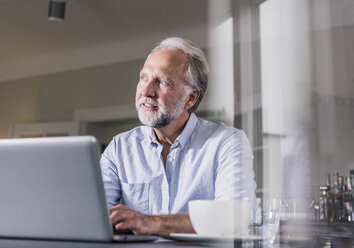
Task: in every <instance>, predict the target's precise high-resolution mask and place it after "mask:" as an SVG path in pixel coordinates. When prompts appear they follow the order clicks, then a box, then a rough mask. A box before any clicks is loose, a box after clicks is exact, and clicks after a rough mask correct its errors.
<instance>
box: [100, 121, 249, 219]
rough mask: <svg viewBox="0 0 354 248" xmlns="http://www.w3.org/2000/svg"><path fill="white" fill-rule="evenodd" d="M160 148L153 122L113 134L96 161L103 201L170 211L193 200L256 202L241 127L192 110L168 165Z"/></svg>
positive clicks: (151, 211)
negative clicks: (98, 163)
mask: <svg viewBox="0 0 354 248" xmlns="http://www.w3.org/2000/svg"><path fill="white" fill-rule="evenodd" d="M161 152H162V145H161V144H160V143H159V142H158V141H157V139H156V136H155V133H154V131H153V129H152V128H151V127H147V126H140V127H137V128H134V129H132V130H130V131H128V132H124V133H121V134H119V135H117V136H115V137H114V138H113V140H112V141H111V143H110V144H109V146H108V147H107V148H106V150H105V151H104V153H103V154H102V157H101V161H100V164H101V170H102V175H103V181H104V187H105V191H106V198H107V203H108V204H109V205H112V206H113V205H117V204H118V203H120V201H121V202H122V203H123V204H124V205H126V206H127V207H129V208H132V209H134V210H137V211H139V212H142V213H145V214H174V213H188V201H190V200H196V199H215V200H230V199H243V200H249V201H253V202H255V188H256V184H255V182H254V172H253V168H252V161H253V155H252V151H251V148H250V144H249V141H248V139H247V137H246V135H245V134H244V132H243V131H241V130H239V129H236V128H232V127H228V126H226V125H224V124H223V123H213V122H210V121H206V120H203V119H201V118H198V117H196V116H195V114H191V116H190V118H189V120H188V122H187V124H186V126H185V128H184V130H183V131H182V133H181V134H180V135H179V137H178V138H177V139H176V140H175V142H174V144H173V145H172V146H171V148H170V152H169V154H168V156H167V160H166V169H165V167H164V163H163V159H162V155H161Z"/></svg>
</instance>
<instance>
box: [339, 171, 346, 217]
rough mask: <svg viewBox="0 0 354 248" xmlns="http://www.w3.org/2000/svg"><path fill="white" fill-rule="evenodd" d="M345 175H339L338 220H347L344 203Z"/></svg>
mask: <svg viewBox="0 0 354 248" xmlns="http://www.w3.org/2000/svg"><path fill="white" fill-rule="evenodd" d="M344 187H345V184H344V177H342V176H338V192H339V193H338V196H337V197H338V201H337V204H338V205H337V216H338V221H345V211H344V204H343V193H344V191H345V189H344Z"/></svg>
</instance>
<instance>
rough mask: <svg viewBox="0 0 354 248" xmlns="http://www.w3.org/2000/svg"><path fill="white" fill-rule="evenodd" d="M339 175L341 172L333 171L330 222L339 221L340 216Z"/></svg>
mask: <svg viewBox="0 0 354 248" xmlns="http://www.w3.org/2000/svg"><path fill="white" fill-rule="evenodd" d="M338 176H339V173H338V172H333V185H332V187H331V190H330V194H329V196H330V198H331V202H330V203H331V214H332V215H331V218H330V220H329V221H330V222H333V221H338V220H339V218H340V217H339V216H338V212H339V210H338V209H339V207H340V202H339V199H340V196H339V195H340V191H339V188H338Z"/></svg>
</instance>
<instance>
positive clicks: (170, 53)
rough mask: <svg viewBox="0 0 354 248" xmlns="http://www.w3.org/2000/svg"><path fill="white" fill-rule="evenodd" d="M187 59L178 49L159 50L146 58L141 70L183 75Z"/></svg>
mask: <svg viewBox="0 0 354 248" xmlns="http://www.w3.org/2000/svg"><path fill="white" fill-rule="evenodd" d="M187 59H188V57H187V55H186V54H184V53H183V52H182V51H180V50H178V49H167V48H161V49H159V50H157V51H155V52H153V53H151V54H150V55H149V56H148V58H147V59H146V61H145V64H144V67H143V70H144V69H148V70H159V71H161V72H166V73H169V72H174V73H184V72H185V70H186V66H187Z"/></svg>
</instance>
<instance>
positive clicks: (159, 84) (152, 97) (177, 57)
mask: <svg viewBox="0 0 354 248" xmlns="http://www.w3.org/2000/svg"><path fill="white" fill-rule="evenodd" d="M186 63H187V56H186V55H185V54H183V53H182V52H181V51H179V50H176V49H165V48H162V49H159V50H157V51H155V52H153V53H152V54H150V56H149V57H148V58H147V59H146V61H145V64H144V67H143V69H142V70H141V72H140V79H139V83H138V85H137V88H136V97H135V103H136V109H137V111H138V116H139V119H140V121H141V122H142V123H143V124H144V125H147V126H151V127H154V128H161V127H165V126H167V125H168V124H170V123H171V122H172V121H173V120H175V119H176V118H178V117H179V116H180V115H181V114H182V113H183V112H184V111H187V108H185V104H186V102H187V101H188V98H189V94H190V93H191V89H190V88H189V87H188V86H186V82H185V80H184V75H185V70H186Z"/></svg>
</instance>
